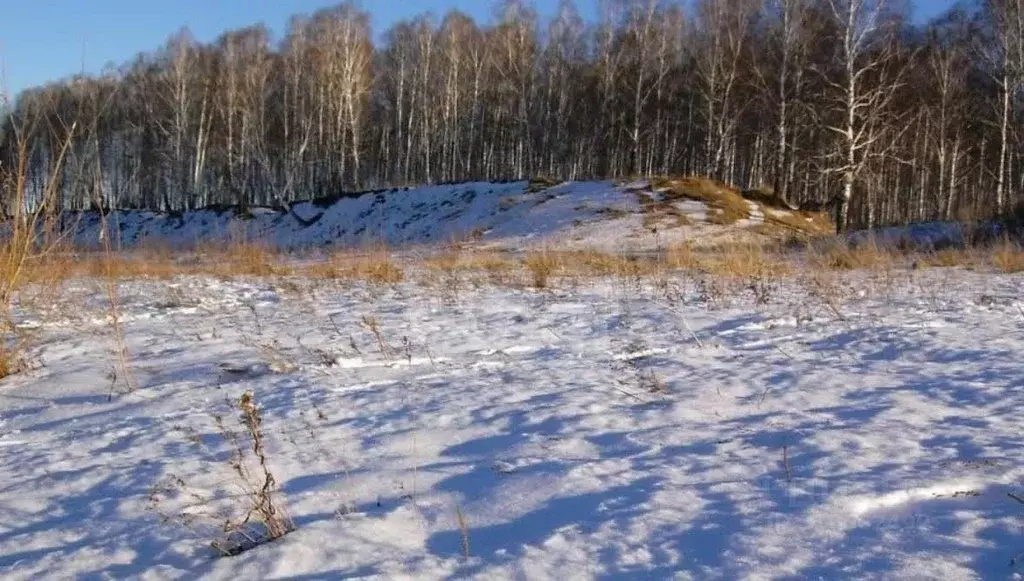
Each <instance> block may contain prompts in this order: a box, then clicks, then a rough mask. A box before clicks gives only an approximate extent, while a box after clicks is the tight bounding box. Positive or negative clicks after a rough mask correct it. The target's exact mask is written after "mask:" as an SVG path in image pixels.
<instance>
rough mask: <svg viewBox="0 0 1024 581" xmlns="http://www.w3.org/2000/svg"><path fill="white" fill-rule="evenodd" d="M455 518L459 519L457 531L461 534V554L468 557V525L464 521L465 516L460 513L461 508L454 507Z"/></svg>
mask: <svg viewBox="0 0 1024 581" xmlns="http://www.w3.org/2000/svg"><path fill="white" fill-rule="evenodd" d="M455 518H456V519H457V520H458V521H459V533H460V534H461V536H462V555H463V556H464V557H465V558H466V559H467V560H468V559H469V525H468V524H467V523H466V516H465V515H464V514H462V508H461V507H459V506H456V507H455Z"/></svg>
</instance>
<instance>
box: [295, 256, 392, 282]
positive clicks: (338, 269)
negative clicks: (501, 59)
mask: <svg viewBox="0 0 1024 581" xmlns="http://www.w3.org/2000/svg"><path fill="white" fill-rule="evenodd" d="M278 259H279V260H280V259H281V257H278ZM292 274H295V275H298V276H305V277H308V278H312V279H317V280H340V281H346V282H367V283H370V284H374V285H394V284H398V283H400V282H402V280H404V279H405V271H404V270H402V268H401V267H399V266H398V265H397V264H396V263H395V260H394V258H393V256H392V255H391V253H390V252H389V251H387V250H383V249H378V250H372V251H368V252H336V253H333V254H331V255H330V256H329V257H328V258H327V260H323V261H317V262H314V263H312V264H308V265H305V266H302V267H297V268H295V269H294V270H293V271H292Z"/></svg>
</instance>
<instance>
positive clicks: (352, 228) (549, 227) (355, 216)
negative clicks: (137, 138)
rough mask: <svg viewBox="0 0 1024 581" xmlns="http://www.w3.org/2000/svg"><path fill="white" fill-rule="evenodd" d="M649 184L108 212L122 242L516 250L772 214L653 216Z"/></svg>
mask: <svg viewBox="0 0 1024 581" xmlns="http://www.w3.org/2000/svg"><path fill="white" fill-rule="evenodd" d="M639 191H646V192H648V193H650V194H653V195H657V192H652V191H651V188H650V185H649V184H648V183H647V182H637V183H633V184H626V185H620V184H617V183H615V182H611V181H601V182H569V183H564V184H560V185H555V186H553V187H545V188H540V187H531V184H530V183H528V182H514V183H464V184H456V185H441V186H423V187H416V188H411V189H401V190H393V191H388V192H377V193H367V194H364V195H361V196H358V197H344V198H341V199H338V200H332V201H321V202H300V203H296V204H294V205H292V206H291V207H290V208H289V209H288V210H287V211H285V210H273V209H269V208H256V209H253V210H251V211H250V212H249V214H248V215H246V216H245V217H239V215H238V212H237V211H236V210H234V209H220V210H197V211H190V212H185V213H183V214H174V215H164V214H157V213H153V212H146V211H119V212H115V213H112V214H111V215H110V216H109V228H110V230H111V232H110V234H111V235H112V238H111V239H112V240H119V241H120V243H121V244H122V245H123V246H124V247H131V246H134V245H138V244H147V243H149V244H158V245H161V246H171V247H188V246H194V245H196V244H199V243H203V242H211V241H226V240H232V239H235V240H243V239H251V240H259V241H260V242H262V243H265V244H270V245H273V246H276V247H279V248H282V249H300V248H318V247H323V246H326V245H334V246H341V247H359V246H365V245H371V244H379V243H384V244H386V245H387V246H389V247H406V246H412V245H424V244H437V243H450V242H453V241H464V240H466V239H469V238H472V239H477V238H479V239H481V240H482V241H483V242H484V243H487V244H491V245H495V246H502V247H508V248H522V247H528V246H537V245H558V246H560V247H563V248H568V247H573V246H577V247H587V248H608V249H612V248H614V249H620V250H621V249H650V248H655V247H658V246H659V245H662V244H665V243H668V242H672V241H679V240H694V241H700V240H701V239H703V238H705V237H708V236H710V235H712V234H713V235H714V236H715V237H717V238H720V237H722V236H723V235H725V236H734V235H736V233H737V232H748V233H749V232H751V228H752V227H754V226H757V225H759V224H762V223H763V222H764V214H763V213H762V212H761V211H760V209H759V207H758V205H757V204H755V203H753V202H751V203H750V204H751V208H752V212H751V218H750V219H749V220H742V221H740V222H739V223H737V224H735V225H731V226H729V227H722V226H713V225H710V224H708V223H707V220H706V217H707V214H708V209H707V206H706V205H705V204H704V203H703V202H700V201H694V200H690V201H679V202H674V204H675V206H676V207H678V210H679V213H680V214H682V215H684V216H686V217H688V219H687V220H686V224H668V225H666V224H657V225H655V226H656V227H652V224H651V222H650V220H647V221H646V222H645V215H644V209H643V208H642V207H641V203H640V201H639V199H638V197H637V192H639ZM65 220H66V222H67V223H69V224H73V225H74V232H75V234H74V239H75V240H76V242H77V243H78V244H79V245H81V246H86V247H88V246H95V245H97V244H98V241H99V240H100V216H99V215H98V214H96V213H95V212H86V213H84V214H81V215H75V216H70V215H69V216H66V217H65Z"/></svg>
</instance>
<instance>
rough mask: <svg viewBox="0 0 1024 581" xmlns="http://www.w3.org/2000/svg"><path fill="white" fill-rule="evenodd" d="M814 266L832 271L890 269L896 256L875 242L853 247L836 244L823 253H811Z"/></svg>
mask: <svg viewBox="0 0 1024 581" xmlns="http://www.w3.org/2000/svg"><path fill="white" fill-rule="evenodd" d="M809 253H810V262H811V264H812V265H814V266H817V267H820V268H827V269H831V270H857V269H869V270H870V269H879V268H889V267H892V266H893V263H894V262H895V256H894V255H893V254H892V253H891V252H890V251H888V250H886V249H885V248H882V247H881V246H879V245H878V244H876V243H874V242H867V243H864V244H858V245H856V246H852V245H849V244H842V243H838V242H837V243H834V244H831V245H829V246H828V247H827V248H825V249H824V250H823V251H814V250H811V251H809Z"/></svg>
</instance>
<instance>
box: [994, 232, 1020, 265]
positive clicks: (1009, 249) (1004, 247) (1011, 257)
mask: <svg viewBox="0 0 1024 581" xmlns="http://www.w3.org/2000/svg"><path fill="white" fill-rule="evenodd" d="M992 265H993V266H994V267H996V268H997V269H998V270H999V271H1000V272H1005V273H1014V272H1024V248H1021V246H1020V244H1016V243H1014V242H1011V241H1009V240H1003V242H1002V243H1001V244H999V245H998V246H996V247H995V248H993V249H992Z"/></svg>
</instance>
